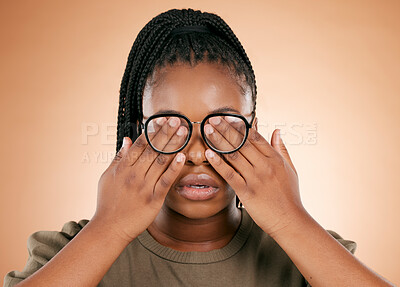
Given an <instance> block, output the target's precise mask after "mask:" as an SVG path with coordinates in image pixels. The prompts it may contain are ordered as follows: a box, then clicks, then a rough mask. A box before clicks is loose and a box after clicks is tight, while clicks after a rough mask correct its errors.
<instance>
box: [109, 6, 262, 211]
mask: <svg viewBox="0 0 400 287" xmlns="http://www.w3.org/2000/svg"><path fill="white" fill-rule="evenodd" d="M192 25H202V26H206V27H207V28H208V29H209V30H210V31H211V33H196V32H189V33H185V34H181V35H173V36H171V31H172V30H173V29H174V28H178V27H183V26H192ZM177 61H180V62H182V63H188V64H190V65H191V66H193V64H197V63H198V62H209V63H213V62H219V63H221V64H222V65H225V66H226V67H228V68H230V69H229V71H233V72H234V74H235V75H236V76H238V77H239V78H240V77H241V78H242V79H244V82H245V83H246V84H247V85H248V86H249V87H250V88H251V91H252V100H253V103H254V107H253V116H254V112H255V107H256V96H257V87H256V82H255V75H254V71H253V68H252V65H251V63H250V60H249V58H248V57H247V54H246V52H245V50H244V48H243V46H242V44H241V43H240V41H239V40H238V38H237V37H236V35H235V34H234V33H233V31H232V30H231V28H230V27H229V26H228V24H227V23H226V22H225V21H224V20H223V19H222V18H221V17H219V16H218V15H216V14H213V13H207V12H201V11H200V10H193V9H190V8H189V9H181V10H179V9H171V10H168V11H166V12H163V13H161V14H159V15H157V16H155V17H154V18H153V19H151V20H150V22H148V23H147V24H146V25H145V26H144V27H143V29H142V30H141V31H140V32H139V34H138V36H137V37H136V39H135V41H134V43H133V46H132V48H131V51H130V53H129V56H128V61H127V64H126V68H125V72H124V75H123V78H122V82H121V87H120V92H119V93H120V97H119V109H118V125H117V144H116V152H117V153H118V151H119V150H120V149H121V146H122V141H123V138H124V137H130V138H131V140H132V142H134V141H135V140H136V139H137V138H138V137H139V135H140V134H141V132H142V131H141V128H140V126H139V123H141V122H142V120H143V109H142V95H143V90H144V87H145V84H146V81H147V79H148V77H149V76H150V75H151V74H152V73H153V72H154V70H155V68H157V67H163V66H165V65H166V64H169V65H173V64H174V63H176V62H177ZM193 62H194V63H193ZM238 204H239V199H238V197H237V196H236V205H238Z"/></svg>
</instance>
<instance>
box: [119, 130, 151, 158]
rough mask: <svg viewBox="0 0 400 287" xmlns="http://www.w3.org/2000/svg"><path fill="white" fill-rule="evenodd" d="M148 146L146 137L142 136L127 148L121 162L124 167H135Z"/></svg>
mask: <svg viewBox="0 0 400 287" xmlns="http://www.w3.org/2000/svg"><path fill="white" fill-rule="evenodd" d="M131 142H132V141H131ZM147 145H148V144H147V140H146V137H145V135H144V134H141V135H140V136H139V137H138V138H137V139H136V140H135V142H134V143H133V144H130V145H129V146H127V147H126V149H127V151H126V153H125V154H124V155H123V157H122V159H121V160H120V164H121V165H123V166H131V165H133V164H134V163H135V162H136V161H137V159H138V158H139V157H140V155H141V154H142V153H143V151H144V150H145V148H146V146H147Z"/></svg>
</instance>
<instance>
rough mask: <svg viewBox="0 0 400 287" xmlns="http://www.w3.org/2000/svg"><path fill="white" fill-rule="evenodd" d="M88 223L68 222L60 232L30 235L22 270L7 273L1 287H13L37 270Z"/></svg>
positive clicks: (83, 220)
mask: <svg viewBox="0 0 400 287" xmlns="http://www.w3.org/2000/svg"><path fill="white" fill-rule="evenodd" d="M88 222H89V220H87V219H82V220H80V221H79V222H78V223H77V222H75V221H69V222H67V223H65V224H64V226H63V228H62V230H61V231H37V232H35V233H33V234H31V235H30V236H29V238H28V244H27V245H28V255H29V256H28V261H27V263H26V264H25V267H24V269H23V270H22V271H10V272H9V273H7V274H6V276H5V277H4V285H3V287H11V286H14V285H16V284H18V283H19V282H21V281H22V280H24V279H26V278H27V277H29V276H30V275H32V274H33V273H35V272H36V271H37V270H39V269H40V268H41V267H42V266H44V265H45V264H46V263H47V262H48V261H50V259H51V258H53V257H54V256H55V255H56V254H57V253H58V252H59V251H60V250H61V249H62V248H63V247H64V246H65V245H67V244H68V242H70V241H71V240H72V238H74V237H75V236H76V235H77V234H78V232H79V231H80V230H81V229H82V228H83V227H84V226H85V225H86V224H87V223H88Z"/></svg>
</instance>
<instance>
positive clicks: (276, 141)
mask: <svg viewBox="0 0 400 287" xmlns="http://www.w3.org/2000/svg"><path fill="white" fill-rule="evenodd" d="M272 136H273V139H272V146H273V147H274V148H275V149H276V150H277V151H278V153H279V154H280V155H281V156H282V157H283V158H284V159H285V160H286V161H287V162H288V163H289V164H290V166H291V167H292V169H293V170H294V172H295V173H296V174H297V171H296V169H295V168H294V165H293V162H292V160H291V158H290V155H289V151H288V150H287V148H286V145H285V143H284V142H283V139H282V137H281V130H280V129H276V130H275V131H274V133H273V135H272Z"/></svg>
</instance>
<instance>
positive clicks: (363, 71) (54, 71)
mask: <svg viewBox="0 0 400 287" xmlns="http://www.w3.org/2000/svg"><path fill="white" fill-rule="evenodd" d="M0 5H1V6H0V11H1V12H0V13H1V15H0V21H1V23H0V29H1V41H2V43H1V46H0V49H1V66H0V81H1V82H0V83H1V90H0V95H1V103H0V104H1V113H0V119H1V147H0V153H1V154H0V157H1V161H2V164H1V167H0V176H1V181H0V184H1V186H0V188H1V189H0V190H1V195H0V215H1V217H0V234H1V245H0V254H1V255H0V258H1V262H0V276H1V278H3V277H4V275H5V274H6V272H8V271H10V270H21V269H22V268H23V266H24V265H25V263H26V260H27V256H28V254H27V250H26V241H27V238H28V236H29V235H30V234H31V233H33V232H35V231H37V230H60V229H61V227H62V225H63V224H64V223H65V222H67V221H69V220H74V221H78V220H79V219H82V218H90V217H91V216H92V214H93V213H94V211H95V204H96V192H97V182H98V179H99V177H100V175H101V173H102V172H103V171H104V170H105V168H106V167H107V166H108V164H109V163H110V161H111V159H112V157H113V156H114V150H115V138H116V137H115V131H116V119H117V109H118V97H119V95H118V91H119V86H120V82H121V78H122V75H123V71H124V69H125V64H126V60H127V56H128V53H129V50H130V48H131V45H132V43H133V41H134V39H135V37H136V36H137V33H138V32H139V31H140V29H141V28H142V27H143V26H144V25H145V24H146V23H147V22H148V21H149V20H150V19H151V18H152V17H154V16H156V15H157V14H159V13H160V12H163V11H166V10H168V9H170V8H188V7H190V8H194V9H201V10H203V11H209V12H215V13H217V14H219V15H220V16H221V17H222V18H223V19H225V20H226V21H227V22H228V24H229V25H230V26H231V27H232V29H233V31H234V32H235V33H236V34H237V36H238V37H239V39H240V40H241V42H242V44H243V45H244V47H245V49H246V51H247V53H248V55H249V57H250V60H251V61H252V64H253V66H254V69H255V73H256V79H257V84H258V92H259V93H258V104H257V113H258V117H259V127H260V131H261V132H262V134H263V135H264V136H265V137H267V139H268V140H270V137H271V133H272V131H273V129H274V128H275V127H277V128H278V127H280V128H281V129H282V132H283V138H284V140H285V141H286V143H287V145H288V148H289V152H290V153H291V156H292V158H293V161H294V164H295V166H296V168H297V170H298V173H299V177H300V185H301V186H300V191H301V195H302V199H303V203H304V205H305V207H306V208H307V210H308V211H309V212H310V214H311V215H312V216H313V217H314V218H315V219H316V220H317V221H318V222H319V223H320V224H321V225H322V226H323V227H324V228H326V229H332V230H335V231H337V232H338V233H339V234H340V235H342V236H343V237H344V238H346V239H351V240H354V241H356V242H357V243H358V248H357V251H356V256H357V257H358V258H359V259H361V260H362V261H363V262H364V263H365V264H367V265H368V266H370V267H371V268H373V269H374V270H375V271H377V272H379V273H380V274H382V275H383V276H385V277H386V278H388V279H389V280H391V281H392V282H394V283H396V284H399V283H400V274H399V273H398V272H396V271H398V270H399V268H400V259H399V257H400V244H399V236H400V225H399V223H398V222H399V211H398V208H399V206H400V193H399V191H400V176H399V173H400V166H399V159H400V158H399V151H398V147H399V146H400V133H399V127H398V124H399V111H400V97H399V96H400V95H399V93H400V81H399V79H400V40H399V38H400V37H399V35H400V17H399V15H400V2H399V1H396V0H393V1H390V0H386V1H378V0H377V1H365V0H359V1H356V0H351V1H297V0H296V1H247V2H246V4H245V2H244V1H237V2H234V1H214V0H213V1H201V3H200V2H199V1H161V0H160V1H140V2H134V1H94V0H90V1H76V0H75V1H67V2H66V1H51V0H46V1H44V0H41V1H39V0H37V1H22V0H20V1H7V3H6V1H2V2H1V4H0ZM88 133H89V134H91V135H90V136H88Z"/></svg>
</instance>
